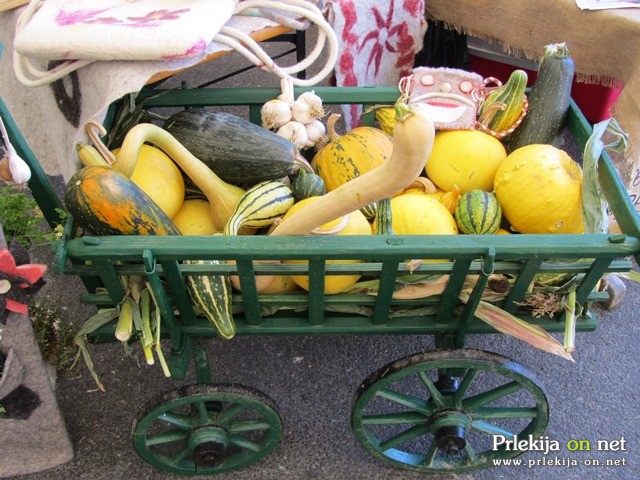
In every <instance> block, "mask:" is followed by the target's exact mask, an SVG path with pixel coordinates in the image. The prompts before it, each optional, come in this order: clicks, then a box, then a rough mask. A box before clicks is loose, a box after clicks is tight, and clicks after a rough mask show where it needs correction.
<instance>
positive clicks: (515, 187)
mask: <svg viewBox="0 0 640 480" xmlns="http://www.w3.org/2000/svg"><path fill="white" fill-rule="evenodd" d="M494 187H495V192H496V196H497V198H498V201H499V202H500V205H501V206H502V211H503V214H504V216H505V217H506V219H507V220H508V221H509V223H510V224H511V226H512V227H513V228H515V229H516V230H518V231H519V232H521V233H583V232H584V224H583V221H582V169H581V168H580V165H578V164H577V163H576V162H575V161H573V160H572V159H571V157H569V155H568V154H567V153H566V152H565V151H563V150H560V149H559V148H556V147H554V146H552V145H527V146H525V147H521V148H518V149H517V150H514V151H513V152H511V153H510V154H509V156H508V157H507V159H506V160H505V161H504V162H503V163H502V165H500V168H499V169H498V171H497V173H496V177H495V182H494Z"/></svg>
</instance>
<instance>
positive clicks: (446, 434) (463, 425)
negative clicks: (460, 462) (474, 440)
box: [431, 410, 471, 455]
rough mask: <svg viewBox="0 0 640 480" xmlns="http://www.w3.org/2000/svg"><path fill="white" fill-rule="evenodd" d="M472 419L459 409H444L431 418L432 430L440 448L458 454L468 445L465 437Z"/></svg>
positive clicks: (448, 452)
mask: <svg viewBox="0 0 640 480" xmlns="http://www.w3.org/2000/svg"><path fill="white" fill-rule="evenodd" d="M470 426H471V419H470V418H469V417H468V416H467V415H466V414H465V413H464V412H461V411H459V410H442V411H440V412H438V413H436V414H435V415H433V416H432V418H431V431H432V432H433V435H434V437H435V442H436V446H437V447H438V450H440V451H441V452H443V453H445V454H447V455H458V454H459V453H460V452H461V451H462V450H464V448H465V447H466V446H467V441H466V439H465V436H466V432H467V429H468V428H469V427H470Z"/></svg>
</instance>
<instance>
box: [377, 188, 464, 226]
mask: <svg viewBox="0 0 640 480" xmlns="http://www.w3.org/2000/svg"><path fill="white" fill-rule="evenodd" d="M391 215H392V218H391V225H392V227H393V233H395V234H396V235H455V234H457V233H458V226H457V225H456V221H455V219H454V218H453V215H452V214H451V212H449V210H447V207H445V206H444V205H443V204H442V203H440V202H439V201H438V200H437V199H435V198H433V197H430V196H427V195H424V194H421V193H406V194H403V195H400V196H397V197H394V198H392V199H391ZM374 228H375V222H374Z"/></svg>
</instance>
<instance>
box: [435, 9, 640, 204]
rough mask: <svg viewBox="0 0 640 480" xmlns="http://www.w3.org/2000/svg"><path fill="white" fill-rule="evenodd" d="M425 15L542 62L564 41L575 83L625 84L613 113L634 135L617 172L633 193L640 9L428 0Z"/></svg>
mask: <svg viewBox="0 0 640 480" xmlns="http://www.w3.org/2000/svg"><path fill="white" fill-rule="evenodd" d="M426 6H427V16H428V17H430V18H433V19H435V20H441V21H443V22H445V23H446V24H448V25H449V26H452V27H455V28H456V29H458V30H461V31H464V32H466V33H467V34H470V35H473V36H477V37H481V38H484V39H487V40H490V41H493V42H495V43H497V44H500V45H502V46H503V48H504V49H505V51H507V52H509V53H514V54H524V55H525V56H527V57H529V58H532V59H536V60H539V59H540V58H541V57H542V54H543V53H544V49H545V45H548V44H551V43H559V42H566V43H567V45H568V47H569V51H570V52H571V56H572V57H573V59H574V61H575V65H576V73H577V80H578V81H583V82H588V83H600V84H603V85H608V84H609V85H610V84H611V82H612V81H619V82H621V83H622V85H623V88H622V93H621V94H620V97H619V98H618V101H617V103H616V104H615V106H614V110H615V111H614V112H613V113H614V115H615V116H616V117H617V119H618V120H619V122H620V124H621V125H622V127H623V128H624V130H625V131H626V132H627V133H628V134H629V136H630V146H629V149H628V151H627V155H626V158H624V159H619V160H618V170H619V171H620V173H621V175H622V176H623V180H625V181H626V182H627V183H628V184H629V185H630V186H631V188H630V193H631V194H632V196H634V195H635V197H634V200H635V198H640V194H637V193H636V192H634V191H633V186H632V185H631V184H632V183H633V179H634V178H635V177H636V174H637V173H638V172H640V55H639V54H638V49H639V48H640V10H638V9H617V10H599V11H588V10H580V9H579V8H578V7H577V6H576V2H575V0H536V1H531V0H461V1H457V2H451V1H449V0H428V1H427V2H426Z"/></svg>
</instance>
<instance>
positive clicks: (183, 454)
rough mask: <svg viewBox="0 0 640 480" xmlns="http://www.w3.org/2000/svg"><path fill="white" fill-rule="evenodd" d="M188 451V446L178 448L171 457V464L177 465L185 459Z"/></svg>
mask: <svg viewBox="0 0 640 480" xmlns="http://www.w3.org/2000/svg"><path fill="white" fill-rule="evenodd" d="M190 451H191V449H190V448H189V446H188V445H185V446H184V447H182V448H181V449H180V451H179V452H178V453H176V454H175V455H173V456H172V457H171V463H172V464H173V465H178V464H179V463H180V462H181V461H182V460H184V459H185V457H186V456H187V455H188V454H189V452H190Z"/></svg>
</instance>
